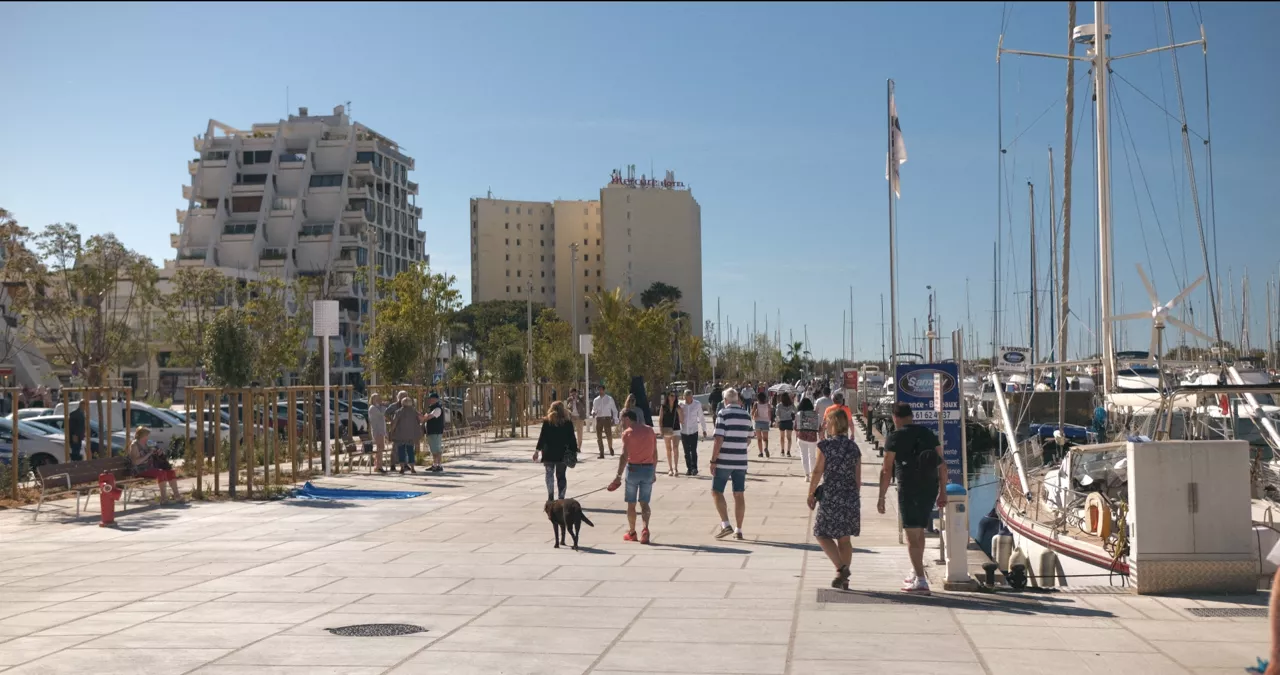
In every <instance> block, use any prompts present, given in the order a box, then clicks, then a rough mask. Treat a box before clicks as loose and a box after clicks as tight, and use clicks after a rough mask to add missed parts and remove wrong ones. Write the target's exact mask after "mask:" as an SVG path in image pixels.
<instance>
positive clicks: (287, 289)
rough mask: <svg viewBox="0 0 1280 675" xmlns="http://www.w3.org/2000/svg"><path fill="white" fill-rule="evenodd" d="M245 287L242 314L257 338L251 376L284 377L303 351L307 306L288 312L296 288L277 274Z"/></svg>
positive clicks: (308, 316)
mask: <svg viewBox="0 0 1280 675" xmlns="http://www.w3.org/2000/svg"><path fill="white" fill-rule="evenodd" d="M247 291H248V298H247V299H246V300H245V301H244V318H245V321H246V322H247V323H248V326H249V330H250V333H251V334H252V335H253V336H254V338H255V340H256V342H257V345H256V348H255V349H254V359H253V379H254V380H256V381H258V382H261V383H263V384H268V383H275V382H277V381H283V379H284V377H285V375H286V374H287V373H289V372H290V371H295V370H297V369H298V366H299V365H300V364H302V363H303V358H304V356H305V355H306V343H307V338H308V337H309V335H310V332H311V326H310V325H309V324H310V323H311V312H310V306H309V305H308V306H307V307H298V311H295V312H290V311H289V304H290V299H291V298H294V297H297V293H298V291H297V288H296V286H291V285H288V284H285V282H284V281H282V280H280V279H276V278H267V279H264V280H262V281H255V282H252V283H250V284H249V285H248V288H247Z"/></svg>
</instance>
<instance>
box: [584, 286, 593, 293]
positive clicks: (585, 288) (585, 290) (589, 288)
mask: <svg viewBox="0 0 1280 675" xmlns="http://www.w3.org/2000/svg"><path fill="white" fill-rule="evenodd" d="M582 292H583V293H590V292H591V287H590V286H583V287H582Z"/></svg>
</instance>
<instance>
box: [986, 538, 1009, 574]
mask: <svg viewBox="0 0 1280 675" xmlns="http://www.w3.org/2000/svg"><path fill="white" fill-rule="evenodd" d="M991 548H992V549H993V550H994V551H995V554H996V564H997V565H999V566H1000V569H1002V570H1006V571H1007V570H1008V569H1009V557H1010V555H1011V554H1012V553H1013V535H1011V534H1008V533H1001V534H997V535H996V536H995V539H994V543H993V544H992V547H991Z"/></svg>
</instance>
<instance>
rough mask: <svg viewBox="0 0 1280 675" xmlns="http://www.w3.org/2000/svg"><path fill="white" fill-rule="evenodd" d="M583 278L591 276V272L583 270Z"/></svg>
mask: <svg viewBox="0 0 1280 675" xmlns="http://www.w3.org/2000/svg"><path fill="white" fill-rule="evenodd" d="M582 276H584V277H589V276H591V270H582Z"/></svg>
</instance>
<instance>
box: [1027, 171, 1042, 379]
mask: <svg viewBox="0 0 1280 675" xmlns="http://www.w3.org/2000/svg"><path fill="white" fill-rule="evenodd" d="M1027 192H1028V200H1029V203H1030V206H1029V207H1028V210H1029V211H1030V212H1031V298H1030V300H1028V302H1029V303H1030V306H1029V307H1028V312H1027V321H1028V324H1027V336H1028V337H1029V338H1030V342H1031V367H1032V371H1033V376H1034V369H1035V364H1036V363H1037V362H1038V360H1039V358H1038V357H1039V352H1040V339H1039V338H1040V336H1039V335H1037V330H1038V329H1039V328H1040V313H1039V312H1037V311H1036V305H1037V303H1036V186H1034V185H1032V184H1031V181H1027Z"/></svg>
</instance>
